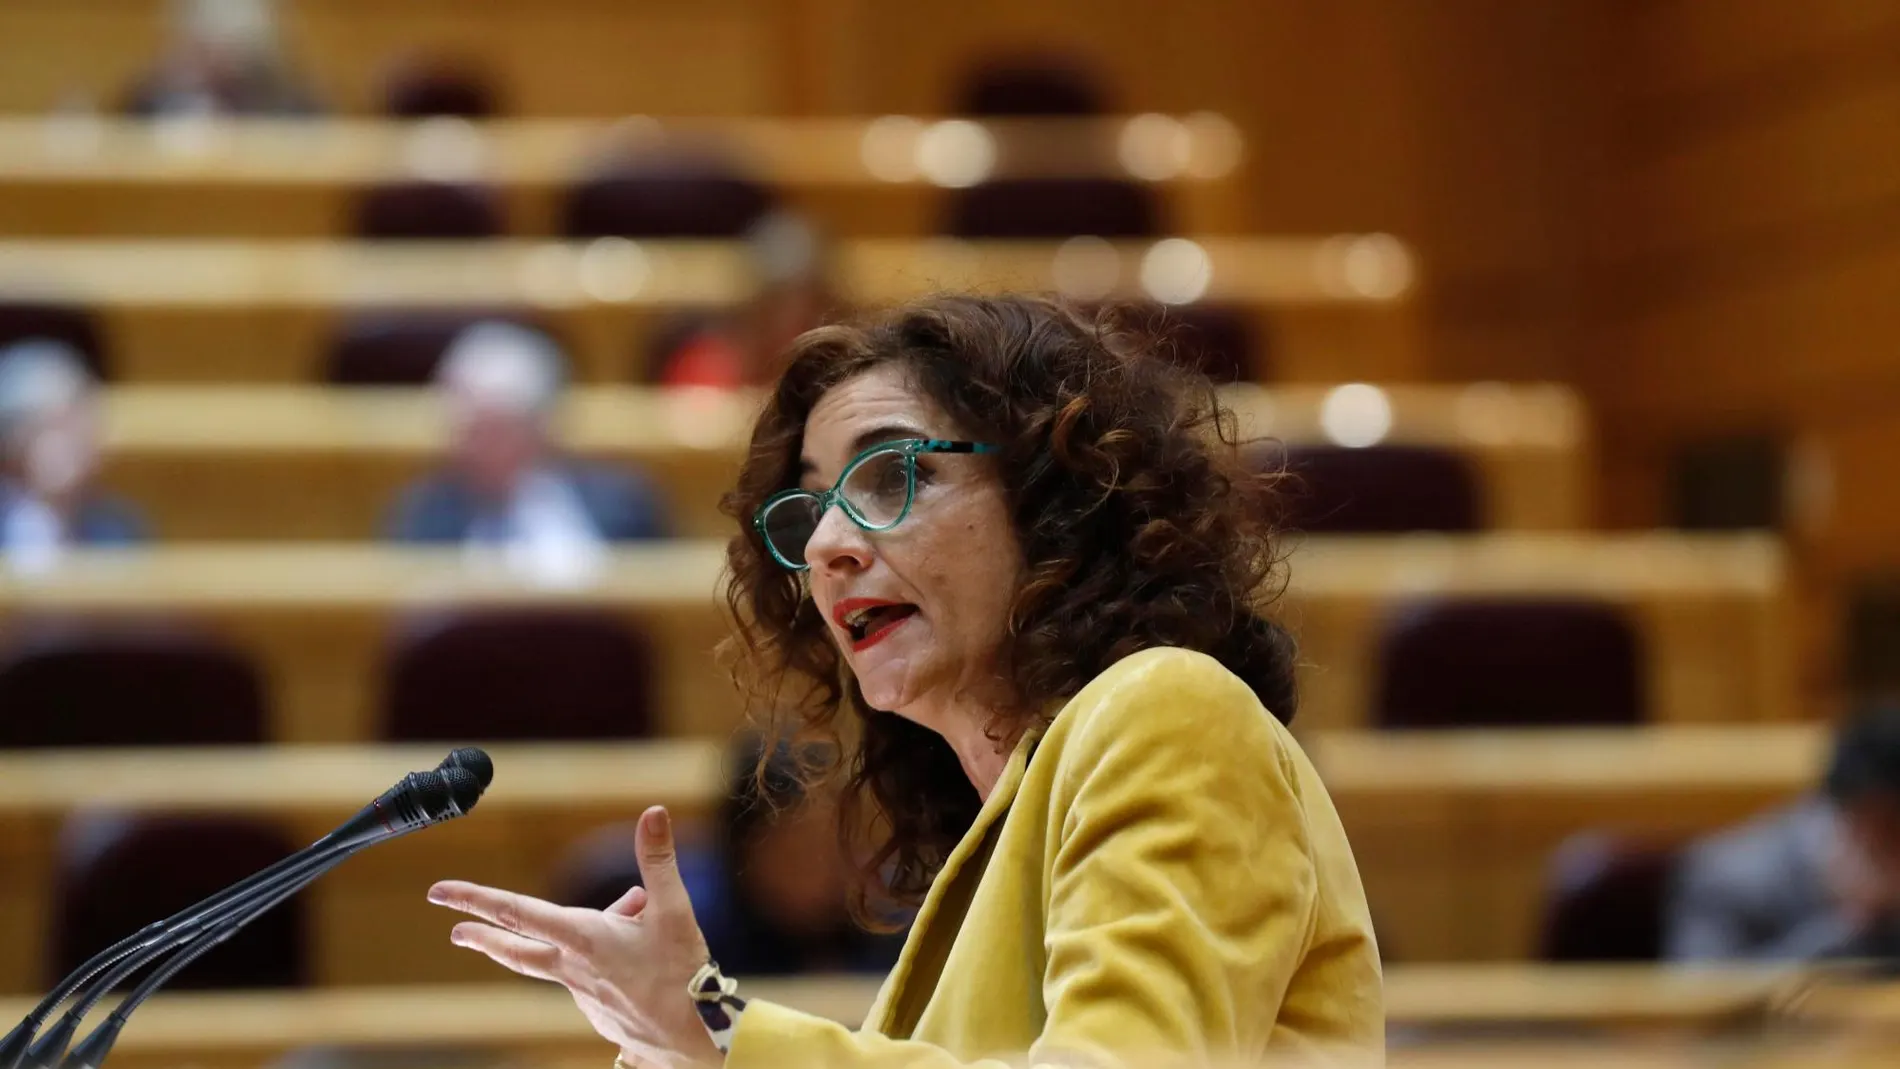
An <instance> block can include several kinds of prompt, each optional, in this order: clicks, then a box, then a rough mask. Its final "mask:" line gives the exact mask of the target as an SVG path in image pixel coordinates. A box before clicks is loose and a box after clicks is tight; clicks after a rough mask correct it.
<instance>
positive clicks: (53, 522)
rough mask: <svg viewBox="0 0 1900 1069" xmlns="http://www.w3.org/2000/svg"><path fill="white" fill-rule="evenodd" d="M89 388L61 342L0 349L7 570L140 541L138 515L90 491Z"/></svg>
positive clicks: (0, 494) (0, 525) (1, 516)
mask: <svg viewBox="0 0 1900 1069" xmlns="http://www.w3.org/2000/svg"><path fill="white" fill-rule="evenodd" d="M96 385H97V384H96V383H95V381H94V380H93V377H92V375H91V374H90V373H89V372H88V371H87V370H86V365H85V361H84V358H83V357H81V356H80V354H79V353H78V352H77V351H76V350H74V349H73V348H72V347H71V346H69V345H66V344H64V343H62V342H56V341H51V340H48V339H44V338H34V339H30V340H27V341H21V342H15V343H14V344H12V345H8V346H5V347H0V557H3V558H4V559H5V561H6V563H7V564H8V565H10V566H11V567H14V568H16V569H21V570H40V569H43V568H46V567H50V566H52V565H53V564H55V563H57V561H58V559H59V557H60V555H61V553H62V551H63V550H65V549H66V548H68V547H70V546H74V545H126V544H130V543H134V542H139V541H143V540H144V537H145V524H144V523H143V521H142V520H140V518H139V516H138V514H137V513H136V512H134V511H133V510H132V509H131V507H129V506H128V505H126V504H124V503H122V502H120V501H118V500H117V499H115V498H110V497H107V496H105V495H102V494H99V493H97V492H95V491H94V490H93V488H92V478H93V475H94V473H95V471H96V469H97V467H98V461H99V443H98V435H99V428H98V411H97V408H96V405H95V402H94V396H93V394H94V390H95V388H96Z"/></svg>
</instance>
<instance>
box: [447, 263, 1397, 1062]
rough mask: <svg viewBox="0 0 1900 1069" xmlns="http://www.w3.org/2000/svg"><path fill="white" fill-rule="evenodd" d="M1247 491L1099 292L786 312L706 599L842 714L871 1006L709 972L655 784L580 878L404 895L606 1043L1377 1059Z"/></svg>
mask: <svg viewBox="0 0 1900 1069" xmlns="http://www.w3.org/2000/svg"><path fill="white" fill-rule="evenodd" d="M1269 491H1270V486H1269V485H1268V481H1267V480H1265V479H1262V478H1261V477H1259V476H1257V475H1251V474H1249V473H1248V472H1247V471H1246V469H1245V468H1244V467H1243V466H1242V465H1241V463H1240V458H1239V457H1238V455H1237V449H1236V443H1235V440H1234V432H1233V428H1232V420H1231V417H1230V416H1227V415H1226V414H1224V413H1223V412H1222V411H1221V410H1220V408H1219V407H1218V405H1217V404H1216V403H1215V400H1214V396H1213V391H1212V389H1211V387H1210V386H1209V385H1208V383H1207V382H1206V381H1205V380H1204V379H1200V378H1198V377H1197V376H1193V375H1191V374H1188V373H1185V372H1182V371H1180V370H1177V369H1176V368H1175V367H1174V366H1173V365H1172V364H1170V363H1169V362H1168V361H1167V360H1165V359H1162V358H1161V356H1159V355H1157V354H1156V353H1155V352H1153V351H1152V343H1150V342H1148V341H1146V340H1144V339H1143V338H1142V337H1141V336H1140V335H1138V334H1135V333H1132V332H1128V331H1125V330H1123V329H1122V328H1121V327H1120V326H1118V325H1117V323H1116V322H1115V321H1114V320H1113V319H1112V318H1102V319H1099V320H1098V319H1096V318H1091V317H1088V316H1084V315H1082V314H1080V313H1078V312H1076V311H1074V310H1071V309H1069V308H1067V307H1065V306H1063V305H1060V304H1056V303H1053V302H1048V301H1042V300H1037V299H1029V298H1019V297H999V298H979V297H943V298H937V299H933V300H928V301H924V302H921V303H918V304H913V305H910V306H908V307H903V308H900V309H897V310H895V311H893V312H889V313H886V314H884V315H882V316H880V317H878V318H875V319H873V320H870V321H868V322H865V323H863V324H860V325H855V326H834V327H824V328H820V329H818V330H814V331H811V332H809V333H807V334H805V335H803V336H802V337H800V338H799V339H798V341H797V342H796V343H795V344H794V345H793V347H792V351H791V353H790V356H789V362H788V364H787V366H786V369H785V371H784V374H783V375H782V377H781V378H780V379H779V380H778V382H777V384H776V386H775V387H774V388H773V390H772V393H771V396H770V398H769V400H768V401H767V403H766V407H765V409H764V411H763V413H762V414H761V415H760V417H759V421H758V424H757V426H756V427H755V428H754V430H753V434H752V441H751V446H750V449H749V452H748V454H747V456H746V460H745V464H744V468H743V470H742V471H741V473H740V475H739V483H738V486H737V488H736V489H735V490H734V491H733V492H732V493H730V494H729V495H727V498H726V506H727V510H728V511H729V512H730V513H731V514H733V515H734V516H735V517H736V518H738V519H739V520H740V527H741V530H740V534H739V535H738V536H737V537H736V538H734V539H733V541H732V544H731V548H730V551H729V554H728V563H729V568H730V577H729V579H728V583H727V598H728V600H729V601H730V603H731V605H732V608H733V610H734V613H735V615H736V617H737V619H738V620H739V621H740V629H739V634H738V636H737V638H736V639H735V640H734V644H733V648H734V651H735V652H736V654H737V655H738V658H737V659H738V661H739V667H740V670H741V678H742V679H743V680H745V681H746V682H747V683H748V685H749V689H750V692H751V694H752V695H753V699H754V706H755V708H756V709H757V710H758V711H759V712H760V713H761V715H762V716H763V718H765V719H766V720H767V721H768V723H769V726H770V727H771V728H772V729H773V731H774V733H775V734H776V735H777V736H779V737H785V736H789V735H791V734H794V733H799V734H802V735H804V736H807V737H809V736H811V735H813V734H817V735H821V736H829V737H831V738H834V739H841V740H844V742H843V746H844V750H845V752H846V760H845V767H844V770H843V771H844V777H843V778H844V786H843V791H844V794H843V799H842V800H843V803H844V804H843V809H842V814H841V831H842V832H843V833H844V834H846V835H847V836H848V837H851V838H852V839H853V841H854V842H857V845H858V846H859V847H860V849H859V853H860V855H861V856H863V857H865V858H866V861H865V868H864V875H865V880H864V883H865V890H864V893H863V894H862V895H861V896H860V898H859V901H858V902H857V903H856V905H857V907H858V908H859V909H860V911H861V912H862V913H864V914H866V915H868V914H869V913H871V912H872V911H874V910H877V909H880V908H882V909H886V910H888V907H889V906H890V905H891V904H893V903H895V904H900V905H904V906H910V907H914V908H915V911H916V912H915V919H914V920H913V921H912V923H911V927H910V932H909V935H908V938H907V940H906V943H905V945H904V948H903V951H902V954H901V956H900V958H899V960H898V962H897V965H896V968H895V969H894V970H893V971H892V972H891V974H890V976H889V977H888V979H886V981H885V982H884V985H883V988H882V990H881V991H880V993H879V995H878V998H877V1000H876V1002H875V1004H874V1005H873V1006H872V1008H871V1010H870V1013H869V1016H868V1018H867V1020H866V1021H865V1024H864V1026H863V1027H862V1028H861V1029H859V1030H856V1031H853V1030H849V1029H846V1028H844V1027H842V1026H840V1025H837V1024H835V1023H832V1022H830V1021H827V1020H824V1019H821V1018H818V1017H813V1016H809V1015H806V1014H803V1013H799V1012H796V1011H793V1010H790V1009H787V1008H784V1007H781V1006H777V1005H774V1004H772V1003H769V1002H766V1001H763V1000H756V999H755V1000H747V999H746V998H745V990H744V987H743V985H742V984H741V983H740V982H739V981H740V980H742V979H743V978H737V977H726V976H724V975H723V974H722V973H721V972H720V971H719V968H718V966H717V964H715V963H713V962H711V961H710V960H709V959H708V957H707V953H706V944H705V941H704V940H703V939H702V938H701V936H700V932H699V928H698V926H697V925H696V924H695V922H694V919H693V911H692V905H691V903H690V902H689V901H688V899H687V896H686V892H685V890H684V888H683V887H682V885H681V883H680V881H679V876H678V871H677V868H676V866H675V863H674V848H673V835H672V830H671V826H670V823H669V819H668V816H667V814H666V812H665V811H664V810H663V809H659V808H654V809H650V810H648V811H647V812H646V813H645V814H644V815H643V816H642V817H641V820H640V823H639V830H638V833H637V835H638V838H639V845H638V849H639V852H640V857H641V866H642V870H643V874H644V883H645V887H644V888H634V889H632V890H630V891H628V892H627V894H626V895H625V896H624V897H623V898H622V899H621V900H620V901H618V902H616V903H615V904H614V905H613V906H612V907H610V908H609V909H607V910H605V911H598V912H597V911H592V910H581V909H570V908H563V907H558V906H554V905H551V904H549V903H546V902H542V901H539V900H537V899H533V898H528V897H525V896H522V895H518V894H513V893H511V892H507V891H501V890H496V889H492V888H485V887H479V886H475V885H472V884H467V883H461V882H456V881H450V882H445V883H441V884H438V885H436V886H435V887H434V888H432V889H431V890H430V898H431V900H432V901H434V902H437V903H439V904H441V905H445V906H450V907H452V908H455V909H458V910H461V911H464V912H467V913H470V914H473V915H474V916H475V917H477V918H480V919H479V920H478V921H464V922H462V923H460V924H458V925H456V926H455V928H454V930H453V932H452V935H451V938H452V939H453V941H454V942H455V943H457V944H458V945H460V946H465V947H470V948H473V949H475V950H479V951H481V952H482V953H485V954H487V955H488V956H489V957H491V958H493V959H495V960H496V961H497V962H499V963H501V964H502V965H505V966H507V967H508V968H510V969H512V970H514V971H516V972H519V973H522V974H525V975H528V976H533V977H538V978H540V979H544V980H552V981H554V982H556V983H560V984H562V985H564V986H566V987H567V989H568V990H569V991H571V992H572V993H573V996H574V999H575V1001H576V1002H577V1003H578V1004H579V1006H580V1009H581V1011H582V1012H583V1013H585V1014H586V1015H587V1018H588V1020H589V1021H590V1022H591V1023H592V1024H593V1025H594V1027H595V1028H596V1029H598V1030H599V1032H600V1034H601V1035H602V1036H604V1037H605V1038H606V1039H608V1040H609V1041H611V1042H613V1043H615V1044H617V1045H618V1046H619V1047H620V1050H621V1060H622V1062H623V1063H624V1064H625V1065H629V1066H644V1065H652V1066H662V1067H679V1066H688V1065H697V1064H717V1063H720V1062H723V1063H725V1064H726V1065H727V1066H728V1067H729V1069H752V1067H754V1066H757V1067H760V1069H765V1067H768V1066H770V1067H780V1066H784V1067H805V1066H811V1067H814V1069H816V1067H821V1066H822V1067H836V1069H858V1067H862V1069H882V1067H885V1066H898V1065H904V1066H911V1065H916V1066H924V1067H930V1069H951V1067H954V1066H958V1065H963V1064H969V1063H973V1062H977V1061H979V1060H983V1059H992V1058H995V1059H1006V1060H1016V1059H1022V1058H1027V1059H1029V1060H1032V1061H1034V1062H1037V1063H1070V1062H1075V1063H1086V1064H1102V1063H1108V1064H1129V1063H1134V1062H1140V1061H1142V1060H1147V1059H1155V1058H1160V1059H1165V1060H1168V1061H1178V1060H1181V1059H1192V1060H1199V1061H1214V1062H1231V1061H1235V1060H1240V1061H1253V1060H1258V1059H1260V1058H1263V1057H1271V1056H1282V1055H1286V1056H1292V1057H1294V1058H1296V1059H1297V1058H1300V1057H1302V1056H1313V1055H1318V1056H1322V1057H1325V1058H1327V1059H1329V1060H1331V1059H1334V1058H1338V1057H1348V1058H1353V1059H1359V1058H1367V1059H1378V1058H1379V1057H1380V1056H1381V1053H1382V1044H1383V1038H1382V1036H1383V1029H1384V1014H1383V1008H1382V1002H1381V999H1382V995H1381V980H1380V973H1379V963H1378V954H1377V950H1376V948H1375V946H1374V943H1373V937H1372V929H1371V924H1370V922H1369V920H1368V915H1367V910H1366V903H1365V896H1364V893H1363V891H1362V889H1361V887H1360V882H1359V874H1358V871H1357V869H1356V868H1355V866H1354V864H1353V858H1352V853H1351V850H1350V848H1349V847H1348V846H1347V843H1346V837H1345V834H1344V832H1343V831H1342V830H1341V828H1340V823H1339V818H1338V816H1337V815H1336V814H1335V812H1334V810H1333V806H1332V803H1331V801H1330V800H1329V799H1328V797H1327V795H1326V791H1325V789H1324V788H1323V787H1322V786H1321V784H1320V780H1319V777H1318V776H1317V775H1316V774H1315V772H1314V770H1313V767H1312V765H1311V764H1310V763H1309V762H1308V761H1307V759H1306V757H1305V755H1304V754H1303V753H1302V752H1301V750H1300V748H1299V746H1298V745H1297V744H1296V743H1295V742H1294V740H1293V738H1292V736H1291V734H1290V733H1289V732H1288V731H1287V729H1286V727H1285V726H1284V725H1285V722H1286V721H1288V720H1290V719H1291V718H1292V715H1293V710H1294V703H1295V691H1294V685H1293V656H1292V648H1291V643H1290V641H1288V639H1287V637H1286V635H1285V633H1284V632H1282V631H1281V630H1280V629H1279V628H1278V627H1276V626H1274V625H1272V624H1271V623H1269V622H1268V621H1267V620H1266V619H1265V618H1264V617H1262V616H1259V615H1257V612H1258V610H1259V609H1260V607H1261V606H1262V605H1263V603H1264V602H1265V601H1266V600H1267V599H1268V598H1270V597H1271V595H1272V593H1273V590H1274V587H1273V584H1274V583H1275V582H1276V579H1277V576H1276V572H1277V568H1276V557H1275V554H1274V543H1273V541H1272V538H1271V537H1270V536H1271V533H1272V532H1271V531H1270V529H1269V525H1268V516H1269V515H1270V508H1269V506H1270V500H1269ZM866 829H869V830H868V831H867V830H866ZM867 837H868V839H869V841H868V842H864V841H862V840H864V839H866V838H867Z"/></svg>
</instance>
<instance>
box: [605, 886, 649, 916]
mask: <svg viewBox="0 0 1900 1069" xmlns="http://www.w3.org/2000/svg"><path fill="white" fill-rule="evenodd" d="M645 908H647V889H646V888H644V887H642V886H640V885H639V884H637V883H636V884H634V885H633V886H632V887H629V888H627V893H626V894H624V895H621V896H620V897H619V898H616V899H614V904H613V905H611V906H608V907H607V912H609V913H613V914H616V915H618V916H622V917H638V916H639V915H640V911H641V910H643V909H645Z"/></svg>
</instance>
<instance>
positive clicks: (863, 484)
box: [752, 438, 997, 572]
mask: <svg viewBox="0 0 1900 1069" xmlns="http://www.w3.org/2000/svg"><path fill="white" fill-rule="evenodd" d="M996 450H997V447H996V446H993V445H988V444H985V443H983V442H946V441H943V440H941V439H937V438H907V439H903V440H901V441H895V442H885V443H883V444H882V445H874V446H872V447H871V448H869V449H866V450H865V451H864V452H862V453H859V454H858V455H857V456H856V457H855V458H853V459H852V461H851V463H849V464H846V465H845V468H844V472H843V473H842V474H840V475H839V476H838V482H837V484H836V485H834V486H833V487H832V488H831V489H829V490H826V491H824V492H823V493H818V492H816V491H813V490H784V491H781V492H779V493H776V494H773V495H772V496H771V497H770V498H768V499H766V502H765V504H763V505H760V506H759V511H758V514H757V515H755V516H753V517H752V526H753V527H754V528H756V529H757V530H758V532H759V537H760V538H763V539H765V548H766V549H767V550H769V551H770V552H771V554H772V559H773V560H776V561H778V562H779V563H780V564H782V565H784V566H785V567H787V568H790V569H791V570H792V571H795V572H802V571H804V570H805V569H807V568H809V567H811V562H810V561H808V560H806V559H805V547H806V546H807V545H809V544H810V543H811V536H812V535H813V534H814V533H816V532H817V530H818V523H819V521H820V520H822V519H824V516H825V510H826V509H829V508H830V507H831V506H833V505H837V506H838V507H839V508H841V509H843V510H844V514H845V515H846V516H847V517H849V518H850V520H851V522H852V523H855V524H857V525H858V526H859V527H862V528H863V529H865V530H867V531H888V530H890V529H891V528H893V527H895V526H897V525H898V524H900V523H902V522H904V517H906V516H908V515H910V506H911V502H912V501H914V500H916V497H917V456H918V454H920V453H994V452H996Z"/></svg>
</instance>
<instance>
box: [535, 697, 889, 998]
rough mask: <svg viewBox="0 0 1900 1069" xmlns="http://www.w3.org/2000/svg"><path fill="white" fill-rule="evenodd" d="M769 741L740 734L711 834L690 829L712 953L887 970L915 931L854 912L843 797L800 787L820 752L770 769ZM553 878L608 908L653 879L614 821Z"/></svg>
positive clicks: (684, 851)
mask: <svg viewBox="0 0 1900 1069" xmlns="http://www.w3.org/2000/svg"><path fill="white" fill-rule="evenodd" d="M762 750H763V745H762V743H761V742H760V740H759V737H758V736H757V735H753V734H749V733H748V734H744V735H741V736H740V737H739V738H738V739H736V740H734V742H733V745H732V747H731V749H730V751H729V752H728V753H727V756H726V767H727V776H726V779H727V784H726V794H725V798H724V800H723V801H722V802H721V803H720V805H719V808H718V810H717V811H716V812H715V813H714V814H713V823H712V827H711V828H710V829H708V830H709V832H710V834H709V835H707V836H705V837H704V838H700V837H697V836H693V837H687V841H683V842H682V844H681V848H680V852H679V867H680V878H681V880H682V881H683V882H684V883H685V884H686V890H687V893H688V895H689V896H690V897H691V898H692V901H693V911H694V914H695V915H696V916H697V917H698V918H699V923H700V927H701V929H702V930H703V931H704V933H705V935H706V943H707V946H708V947H709V949H710V950H711V952H712V956H713V960H715V961H717V962H719V963H720V966H721V967H722V968H725V967H728V966H727V963H728V962H731V963H733V964H732V965H730V966H729V967H730V968H732V969H734V970H735V971H736V970H738V969H744V970H745V971H746V972H747V973H748V974H749V975H755V976H790V975H795V974H798V973H837V972H862V973H883V972H885V971H886V970H888V969H889V968H890V967H891V966H892V965H893V964H894V963H895V962H896V961H897V953H898V951H899V950H901V949H903V946H904V938H903V935H902V934H901V933H881V932H871V931H867V930H866V929H865V928H863V927H862V926H860V925H859V924H858V923H857V922H856V921H855V920H853V919H852V917H851V914H850V910H849V908H848V906H847V901H848V899H849V891H850V886H851V882H852V881H853V880H854V879H856V870H855V869H854V867H853V866H852V865H851V864H850V860H849V858H847V857H846V855H845V853H844V848H843V845H842V844H841V843H839V841H838V823H837V808H836V805H835V803H834V802H833V801H832V800H831V799H829V798H827V797H822V796H815V795H813V794H812V793H810V792H808V791H806V790H805V789H804V787H802V786H801V784H800V779H801V777H800V775H799V764H800V761H801V760H807V759H809V760H812V761H816V760H817V756H818V751H816V750H811V751H809V752H806V753H804V754H802V755H801V754H799V753H796V752H794V751H793V750H791V749H788V748H783V747H781V748H779V749H777V750H775V751H774V752H773V754H772V756H771V757H770V758H769V759H768V760H766V761H765V763H764V767H763V768H762V769H761V767H760V758H761V756H762ZM552 884H553V900H554V901H557V902H559V903H561V904H562V905H567V906H579V907H581V908H583V909H601V910H604V909H607V908H609V907H610V906H612V904H613V903H614V902H615V901H617V900H619V899H620V898H621V896H623V895H625V894H626V893H627V891H628V889H630V888H632V887H636V886H644V884H643V883H642V880H641V876H640V861H639V853H638V851H637V850H636V849H635V847H634V825H633V824H632V823H631V822H627V823H618V824H610V825H607V826H605V827H602V828H598V829H596V830H594V831H593V832H590V833H589V834H588V835H586V836H585V837H583V838H582V839H581V840H580V841H578V842H576V843H575V844H574V845H573V846H572V847H570V848H569V849H568V850H567V852H566V853H565V855H564V857H563V858H562V861H561V862H560V864H559V865H558V866H557V868H556V871H555V873H554V876H553V879H552Z"/></svg>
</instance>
